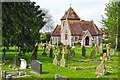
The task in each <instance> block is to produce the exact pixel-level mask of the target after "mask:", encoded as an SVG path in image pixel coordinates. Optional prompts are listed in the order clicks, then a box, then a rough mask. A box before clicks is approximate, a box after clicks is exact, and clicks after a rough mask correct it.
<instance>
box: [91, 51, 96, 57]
mask: <svg viewBox="0 0 120 80" xmlns="http://www.w3.org/2000/svg"><path fill="white" fill-rule="evenodd" d="M95 53H96V51H95V50H93V51H92V52H91V55H90V58H92V59H94V58H95Z"/></svg>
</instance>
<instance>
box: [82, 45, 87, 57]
mask: <svg viewBox="0 0 120 80" xmlns="http://www.w3.org/2000/svg"><path fill="white" fill-rule="evenodd" d="M82 57H86V48H85V46H83V47H82Z"/></svg>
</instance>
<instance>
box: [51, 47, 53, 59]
mask: <svg viewBox="0 0 120 80" xmlns="http://www.w3.org/2000/svg"><path fill="white" fill-rule="evenodd" d="M52 57H53V49H52V47H51V49H50V58H52Z"/></svg>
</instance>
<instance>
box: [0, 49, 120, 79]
mask: <svg viewBox="0 0 120 80" xmlns="http://www.w3.org/2000/svg"><path fill="white" fill-rule="evenodd" d="M93 49H96V48H95V47H93V48H86V56H87V58H81V56H82V48H81V47H76V48H74V50H75V57H71V59H72V60H92V59H90V58H89V57H90V54H91V52H92V50H93ZM43 51H44V49H41V48H40V47H39V49H38V53H37V54H38V61H40V62H41V63H42V74H43V75H35V74H34V73H31V72H30V71H31V69H24V70H20V69H19V67H17V68H18V71H26V72H27V74H28V75H33V78H55V74H59V75H62V76H65V77H68V78H97V76H98V74H95V72H96V69H86V70H73V69H69V68H68V66H71V67H78V66H79V67H89V66H95V67H97V66H98V65H100V63H101V61H89V62H76V61H68V60H67V54H65V59H66V67H60V66H59V65H53V59H54V54H53V58H49V55H50V52H48V49H46V53H47V57H43V56H41V55H42V53H43ZM54 52H55V49H54V48H53V53H54ZM59 52H60V50H59V49H58V53H59ZM18 53H19V52H17V49H16V50H15V47H10V49H9V51H7V52H6V56H5V57H6V60H10V61H9V62H7V63H5V65H2V69H3V70H5V71H7V72H16V71H15V70H13V69H11V68H9V65H12V66H14V64H13V56H14V55H18ZM32 53H33V52H29V53H25V55H23V56H18V60H20V58H23V59H25V60H26V61H27V64H28V65H29V66H30V65H31V56H32ZM66 53H68V51H67V50H66ZM118 53H120V51H117V52H116V53H115V55H114V56H113V55H111V59H112V60H111V61H105V66H112V67H118ZM2 55H3V52H2ZM57 57H58V61H60V60H61V56H60V55H58V56H57ZM98 58H100V53H96V54H95V59H93V60H97V59H98ZM18 64H19V65H20V61H18ZM36 67H37V66H36ZM107 71H111V72H113V74H108V73H107ZM23 78H24V77H23ZM25 78H29V77H25ZM102 78H118V68H108V67H106V73H105V75H103V76H102Z"/></svg>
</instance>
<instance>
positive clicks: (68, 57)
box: [67, 49, 71, 60]
mask: <svg viewBox="0 0 120 80" xmlns="http://www.w3.org/2000/svg"><path fill="white" fill-rule="evenodd" d="M67 60H71V54H70V50H69V49H68V54H67Z"/></svg>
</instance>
